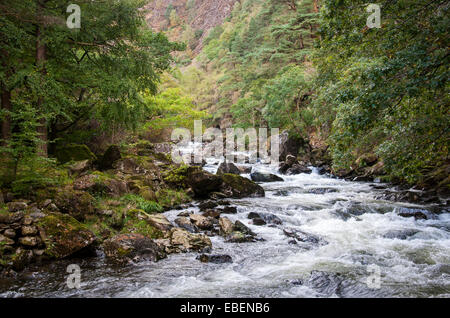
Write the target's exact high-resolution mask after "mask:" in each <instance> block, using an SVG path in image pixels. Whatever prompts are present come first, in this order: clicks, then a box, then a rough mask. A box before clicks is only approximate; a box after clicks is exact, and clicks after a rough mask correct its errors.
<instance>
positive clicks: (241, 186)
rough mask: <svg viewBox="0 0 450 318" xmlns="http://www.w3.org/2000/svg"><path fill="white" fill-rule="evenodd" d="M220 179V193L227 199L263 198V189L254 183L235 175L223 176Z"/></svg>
mask: <svg viewBox="0 0 450 318" xmlns="http://www.w3.org/2000/svg"><path fill="white" fill-rule="evenodd" d="M221 177H222V181H223V183H222V186H221V189H220V192H222V193H224V194H225V195H227V196H228V197H232V198H245V197H264V195H265V192H264V189H263V188H262V187H261V186H260V185H258V184H256V183H255V182H253V181H251V180H249V179H247V178H244V177H241V176H238V175H235V174H228V173H226V174H224V175H222V176H221Z"/></svg>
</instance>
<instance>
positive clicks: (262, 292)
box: [0, 162, 450, 297]
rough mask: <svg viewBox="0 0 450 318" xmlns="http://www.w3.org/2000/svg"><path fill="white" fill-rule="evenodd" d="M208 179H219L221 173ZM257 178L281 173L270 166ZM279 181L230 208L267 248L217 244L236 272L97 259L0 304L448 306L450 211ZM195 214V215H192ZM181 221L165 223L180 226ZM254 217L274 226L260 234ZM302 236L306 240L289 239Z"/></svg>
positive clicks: (317, 178) (3, 293)
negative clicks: (179, 301) (239, 300)
mask: <svg viewBox="0 0 450 318" xmlns="http://www.w3.org/2000/svg"><path fill="white" fill-rule="evenodd" d="M205 169H206V170H208V171H211V172H215V170H216V169H217V165H213V164H212V162H209V164H208V165H207V166H206V167H205ZM253 169H258V170H263V171H264V170H265V171H268V172H272V173H276V169H274V167H271V166H266V165H256V166H254V167H253ZM247 177H249V176H248V175H247ZM281 177H282V178H283V179H284V182H274V183H263V184H262V186H263V187H264V189H265V191H266V196H265V197H264V198H247V199H240V200H228V201H229V202H230V204H231V205H232V206H236V207H237V209H238V213H237V214H232V215H227V217H228V218H230V219H231V220H232V221H236V220H240V221H241V222H243V223H244V224H245V225H247V226H248V227H249V228H250V229H251V230H252V231H253V232H255V233H256V234H257V235H258V238H260V239H262V240H260V241H257V242H253V243H227V242H225V240H224V238H223V237H220V236H214V237H211V241H212V244H213V249H212V251H211V253H212V254H226V255H229V256H231V257H232V260H233V262H232V263H225V264H211V263H202V262H200V261H199V260H197V259H196V257H197V256H198V254H197V253H186V254H178V255H170V256H169V257H168V258H167V259H164V260H162V261H159V262H157V263H151V262H142V263H139V264H136V265H134V266H128V267H125V268H117V267H111V266H109V265H108V264H107V263H106V262H105V261H104V258H103V257H102V255H99V256H98V257H93V258H87V259H72V260H66V261H60V262H56V263H52V264H49V265H46V266H43V267H42V266H41V267H36V268H35V269H34V270H33V269H31V270H28V271H26V272H24V273H22V274H21V275H19V277H18V278H16V279H9V280H3V281H1V282H0V297H450V213H449V210H448V209H445V208H439V209H437V208H436V207H435V206H431V205H412V204H407V203H395V202H390V201H385V200H383V199H377V198H379V197H380V195H381V192H382V191H383V190H382V189H383V186H382V185H381V186H380V184H375V183H361V182H351V181H345V180H339V179H335V178H332V177H330V176H326V175H319V174H318V172H317V170H316V169H313V173H312V174H300V175H295V176H281ZM188 210H189V211H192V212H196V213H198V208H197V207H195V206H194V207H192V208H189V209H188ZM401 211H403V212H404V211H421V212H422V213H424V214H425V215H426V216H427V218H428V219H417V220H416V219H415V218H414V217H402V216H400V215H399V212H401ZM180 212H181V211H180V210H176V211H168V212H166V213H165V214H166V216H167V217H168V219H169V220H170V221H173V220H174V219H175V218H176V217H177V215H178V214H179V213H180ZM250 212H256V213H259V214H261V215H264V216H266V217H267V216H269V217H268V219H269V220H271V219H272V220H277V222H274V223H270V222H268V223H267V224H266V225H262V226H256V225H253V224H252V220H250V219H248V214H249V213H250ZM436 212H437V213H436ZM279 221H281V224H279V223H280V222H279ZM297 232H298V233H303V234H304V235H307V237H308V239H306V240H305V241H304V242H303V241H298V240H297V241H296V240H294V239H293V238H292V236H289V235H288V234H289V233H291V234H292V233H297ZM309 238H310V239H309ZM71 263H75V264H78V265H80V268H81V288H80V289H69V288H68V287H67V284H66V279H67V276H68V275H69V274H68V273H67V272H66V267H67V265H68V264H71Z"/></svg>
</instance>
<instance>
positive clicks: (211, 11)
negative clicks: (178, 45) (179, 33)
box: [143, 0, 237, 53]
mask: <svg viewBox="0 0 450 318" xmlns="http://www.w3.org/2000/svg"><path fill="white" fill-rule="evenodd" d="M236 2H237V0H208V1H205V0H156V1H149V3H148V4H147V5H146V6H144V8H143V10H144V11H145V18H146V20H147V23H148V25H149V26H150V27H151V28H152V29H154V30H155V31H164V30H166V29H167V28H168V27H169V26H171V27H173V26H174V23H175V24H176V23H177V22H174V21H172V22H171V21H170V16H169V10H168V8H169V9H171V8H173V9H174V10H175V11H176V14H177V17H178V18H179V19H180V22H179V24H180V25H181V24H182V23H184V24H188V25H189V26H190V27H191V28H192V29H193V30H194V31H198V32H200V33H199V34H201V36H200V38H199V42H198V45H197V47H196V48H195V49H194V51H195V52H196V53H198V52H199V51H200V50H201V48H202V47H203V40H204V39H205V38H206V37H207V36H208V33H209V31H210V30H211V29H212V28H214V27H215V26H217V25H220V24H222V22H223V21H224V20H225V19H226V18H227V17H228V16H229V15H230V13H231V11H232V10H233V6H234V4H235V3H236ZM169 37H170V34H169ZM172 40H173V39H172Z"/></svg>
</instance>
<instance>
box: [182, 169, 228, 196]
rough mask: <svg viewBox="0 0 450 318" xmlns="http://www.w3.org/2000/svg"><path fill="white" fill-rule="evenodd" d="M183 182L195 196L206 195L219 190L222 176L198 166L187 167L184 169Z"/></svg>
mask: <svg viewBox="0 0 450 318" xmlns="http://www.w3.org/2000/svg"><path fill="white" fill-rule="evenodd" d="M184 182H185V184H186V185H188V186H189V187H190V188H191V189H192V190H193V191H194V193H195V195H196V196H197V197H207V196H208V195H209V194H211V193H213V192H217V191H219V190H220V187H221V185H222V178H221V177H220V176H217V175H214V174H212V173H209V172H207V171H204V170H203V169H202V168H200V167H189V168H187V169H186V178H185V180H184Z"/></svg>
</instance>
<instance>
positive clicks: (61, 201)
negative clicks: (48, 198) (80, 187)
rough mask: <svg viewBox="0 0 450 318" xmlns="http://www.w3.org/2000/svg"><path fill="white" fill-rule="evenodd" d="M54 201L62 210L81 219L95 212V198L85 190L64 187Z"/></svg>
mask: <svg viewBox="0 0 450 318" xmlns="http://www.w3.org/2000/svg"><path fill="white" fill-rule="evenodd" d="M54 202H55V204H56V206H57V207H58V208H59V210H60V212H62V213H65V214H70V215H71V216H73V217H74V218H76V219H77V220H79V221H83V220H85V218H86V216H87V215H92V214H94V213H95V206H94V202H95V199H94V197H93V196H92V195H90V194H89V193H87V192H85V191H77V190H73V189H70V188H67V189H64V190H62V191H60V192H59V193H58V194H57V195H56V196H55V198H54Z"/></svg>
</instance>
